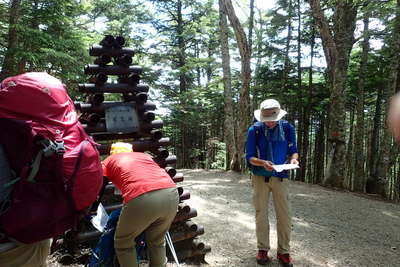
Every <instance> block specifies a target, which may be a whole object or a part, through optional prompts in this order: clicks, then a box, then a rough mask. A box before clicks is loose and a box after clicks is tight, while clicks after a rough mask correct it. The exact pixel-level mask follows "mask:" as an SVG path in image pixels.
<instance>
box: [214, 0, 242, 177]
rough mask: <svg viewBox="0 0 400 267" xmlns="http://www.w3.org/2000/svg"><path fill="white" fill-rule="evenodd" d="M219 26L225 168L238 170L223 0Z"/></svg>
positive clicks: (220, 8)
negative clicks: (222, 83) (225, 154)
mask: <svg viewBox="0 0 400 267" xmlns="http://www.w3.org/2000/svg"><path fill="white" fill-rule="evenodd" d="M219 26H220V45H221V54H222V70H223V82H224V113H225V120H224V139H225V144H226V153H227V157H226V160H227V162H226V163H227V164H226V169H231V170H235V171H239V170H240V163H239V161H238V159H239V157H238V156H237V153H238V152H237V150H236V148H237V144H236V140H235V127H234V124H233V122H234V119H233V115H234V112H233V101H232V84H231V66H230V55H229V46H228V22H227V20H226V13H225V9H224V6H223V0H219Z"/></svg>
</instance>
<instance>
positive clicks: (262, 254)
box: [257, 250, 271, 265]
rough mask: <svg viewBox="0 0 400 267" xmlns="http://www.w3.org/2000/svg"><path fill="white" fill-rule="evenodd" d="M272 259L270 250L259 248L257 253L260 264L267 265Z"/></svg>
mask: <svg viewBox="0 0 400 267" xmlns="http://www.w3.org/2000/svg"><path fill="white" fill-rule="evenodd" d="M270 261H271V259H270V258H269V257H268V251H265V250H259V251H258V253H257V263H258V264H260V265H267V263H269V262H270Z"/></svg>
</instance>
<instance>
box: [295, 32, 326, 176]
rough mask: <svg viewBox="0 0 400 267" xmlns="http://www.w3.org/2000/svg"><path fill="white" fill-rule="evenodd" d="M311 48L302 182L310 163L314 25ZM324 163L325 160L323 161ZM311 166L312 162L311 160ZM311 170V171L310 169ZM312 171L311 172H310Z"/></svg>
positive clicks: (304, 120)
mask: <svg viewBox="0 0 400 267" xmlns="http://www.w3.org/2000/svg"><path fill="white" fill-rule="evenodd" d="M310 46H311V48H310V50H311V51H310V67H309V70H308V96H307V107H305V108H304V119H303V122H304V125H303V129H304V135H303V146H302V147H303V150H302V152H301V155H300V157H301V162H302V164H300V166H301V167H300V168H301V169H302V180H305V175H306V168H307V162H308V155H309V154H308V150H309V147H308V146H309V132H310V120H311V110H310V108H309V107H310V106H311V103H312V95H313V67H314V66H313V64H314V63H313V60H314V46H315V27H314V24H313V25H312V29H311V45H310ZM322 161H323V159H322ZM310 164H311V160H310ZM322 166H324V165H323V163H322ZM308 170H310V169H308ZM310 171H311V170H310Z"/></svg>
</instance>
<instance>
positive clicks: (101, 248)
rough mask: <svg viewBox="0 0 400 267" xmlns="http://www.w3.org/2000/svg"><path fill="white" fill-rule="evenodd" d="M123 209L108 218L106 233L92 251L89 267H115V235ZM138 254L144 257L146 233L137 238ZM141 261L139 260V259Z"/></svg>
mask: <svg viewBox="0 0 400 267" xmlns="http://www.w3.org/2000/svg"><path fill="white" fill-rule="evenodd" d="M120 214H121V209H117V210H114V211H113V212H111V214H110V216H109V217H108V220H107V224H106V227H105V229H104V233H103V234H102V235H101V237H100V239H99V242H98V243H97V245H96V247H95V248H94V249H93V250H92V255H91V256H90V258H89V267H113V266H114V257H115V250H114V233H115V229H116V228H117V223H118V219H119V215H120ZM136 244H137V245H136V253H137V255H138V257H140V255H142V251H143V249H144V248H145V242H144V233H142V234H140V235H139V236H138V237H137V238H136ZM138 260H139V259H138Z"/></svg>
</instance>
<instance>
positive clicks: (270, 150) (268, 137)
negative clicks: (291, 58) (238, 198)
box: [246, 99, 299, 267]
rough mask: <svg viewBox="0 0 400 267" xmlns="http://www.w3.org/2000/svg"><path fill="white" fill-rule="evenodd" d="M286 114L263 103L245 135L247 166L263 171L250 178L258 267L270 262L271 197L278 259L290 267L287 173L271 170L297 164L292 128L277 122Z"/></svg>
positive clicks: (271, 101)
mask: <svg viewBox="0 0 400 267" xmlns="http://www.w3.org/2000/svg"><path fill="white" fill-rule="evenodd" d="M286 113H287V112H286V111H284V110H282V109H281V107H280V104H279V102H278V101H276V100H275V99H267V100H264V101H263V102H262V103H261V104H260V109H258V110H255V111H254V117H255V118H256V120H257V121H258V122H256V123H255V124H254V125H252V126H251V127H250V128H249V130H248V133H247V141H246V160H247V162H248V163H249V164H251V165H253V166H259V167H262V168H264V169H265V170H266V172H265V174H262V175H263V176H258V175H253V178H252V185H253V191H254V194H253V202H254V207H255V210H256V235H257V247H258V254H257V262H258V263H259V264H261V265H266V264H267V263H268V262H269V261H270V258H269V257H268V251H269V249H270V244H269V243H270V242H269V220H268V202H269V196H270V193H272V195H273V199H274V207H275V212H276V218H277V233H278V249H277V252H278V259H279V260H280V262H281V263H282V264H283V265H284V266H287V267H289V266H293V264H292V260H291V258H290V254H289V253H290V245H289V243H290V234H291V227H292V222H291V216H290V207H289V200H288V183H289V182H288V179H287V178H288V172H287V171H282V172H277V171H275V170H274V168H273V165H279V164H284V163H291V164H298V163H299V162H298V157H299V155H298V153H297V147H296V135H295V131H294V127H293V125H291V124H290V123H288V122H287V121H284V120H281V119H282V117H283V116H285V115H286Z"/></svg>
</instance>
